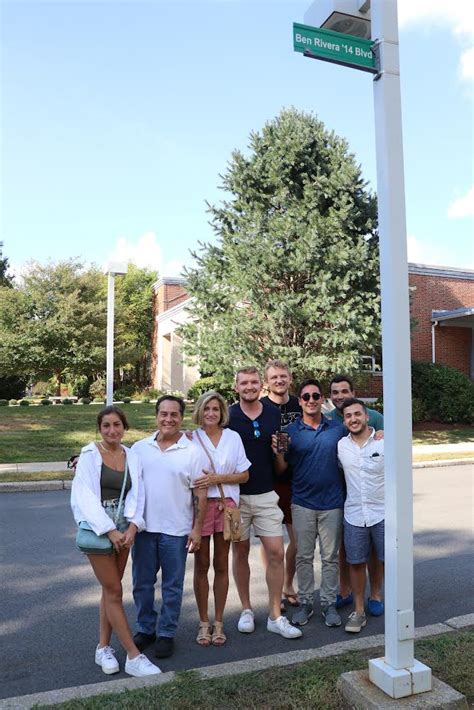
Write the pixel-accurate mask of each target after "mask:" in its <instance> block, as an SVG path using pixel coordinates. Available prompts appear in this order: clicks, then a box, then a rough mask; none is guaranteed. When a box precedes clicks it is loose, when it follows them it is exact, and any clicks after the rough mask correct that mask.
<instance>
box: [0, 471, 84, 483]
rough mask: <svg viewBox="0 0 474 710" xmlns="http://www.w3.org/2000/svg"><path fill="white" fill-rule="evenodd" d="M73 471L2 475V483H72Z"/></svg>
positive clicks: (0, 476) (0, 479)
mask: <svg viewBox="0 0 474 710" xmlns="http://www.w3.org/2000/svg"><path fill="white" fill-rule="evenodd" d="M73 477H74V473H73V471H34V472H32V473H0V483H19V482H24V481H72V479H73Z"/></svg>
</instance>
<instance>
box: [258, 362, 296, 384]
mask: <svg viewBox="0 0 474 710" xmlns="http://www.w3.org/2000/svg"><path fill="white" fill-rule="evenodd" d="M271 367H275V368H277V369H278V370H286V371H287V373H288V374H289V375H290V377H291V370H290V368H289V367H288V365H287V364H286V362H283V360H269V361H268V362H267V364H266V365H265V371H264V377H265V380H266V379H267V375H268V370H269V369H270V368H271Z"/></svg>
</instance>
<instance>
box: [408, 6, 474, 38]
mask: <svg viewBox="0 0 474 710" xmlns="http://www.w3.org/2000/svg"><path fill="white" fill-rule="evenodd" d="M398 19H399V23H400V26H401V27H406V26H409V25H415V24H418V25H419V24H423V25H424V26H425V27H426V26H429V25H435V26H439V25H441V26H442V27H444V28H445V29H447V30H449V31H451V32H453V33H454V34H456V35H460V36H463V35H464V36H466V35H467V36H471V37H474V3H473V2H472V0H456V1H455V2H453V1H451V2H449V0H399V2H398Z"/></svg>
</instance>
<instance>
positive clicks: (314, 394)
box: [301, 392, 321, 402]
mask: <svg viewBox="0 0 474 710" xmlns="http://www.w3.org/2000/svg"><path fill="white" fill-rule="evenodd" d="M301 399H302V400H303V402H309V400H310V399H314V401H315V402H317V401H318V399H321V395H320V394H319V392H305V393H304V394H302V395H301Z"/></svg>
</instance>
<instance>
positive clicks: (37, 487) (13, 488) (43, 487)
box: [0, 481, 72, 493]
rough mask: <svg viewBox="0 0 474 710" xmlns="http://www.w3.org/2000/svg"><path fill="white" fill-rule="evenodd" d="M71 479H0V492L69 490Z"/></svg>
mask: <svg viewBox="0 0 474 710" xmlns="http://www.w3.org/2000/svg"><path fill="white" fill-rule="evenodd" d="M71 484H72V481H10V482H8V481H5V482H4V481H2V482H0V493H31V491H65V490H66V491H69V490H71Z"/></svg>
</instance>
